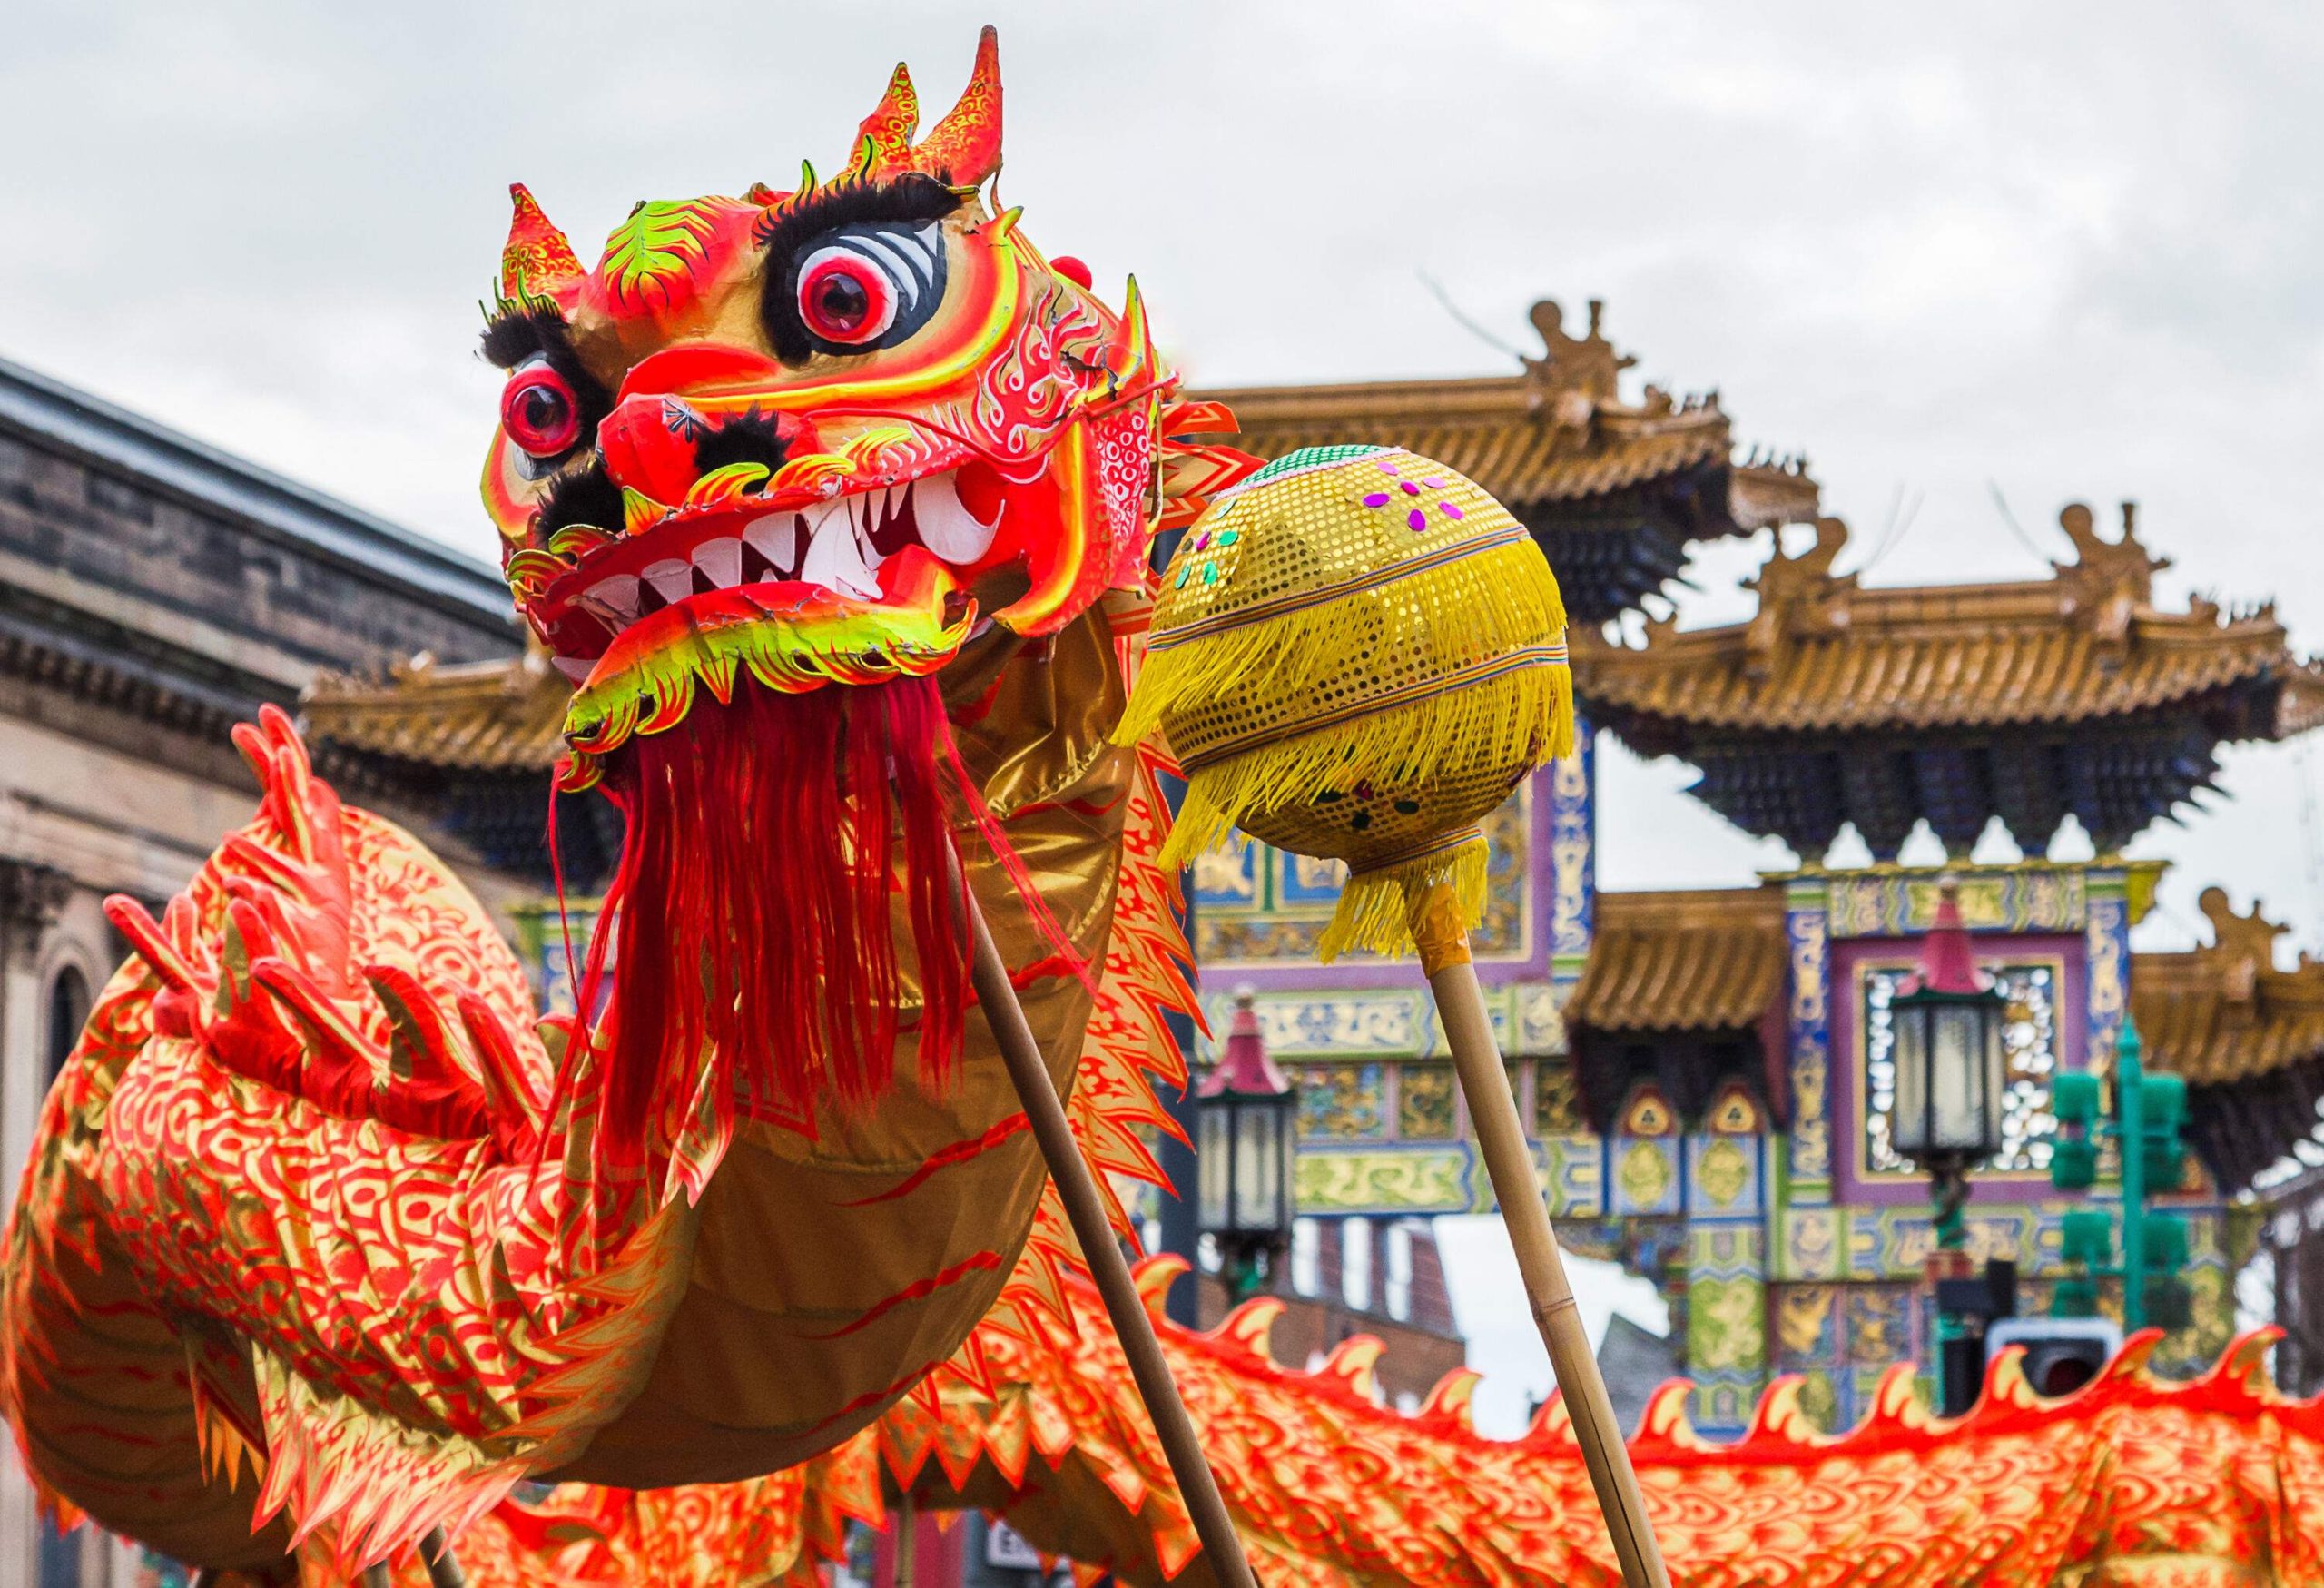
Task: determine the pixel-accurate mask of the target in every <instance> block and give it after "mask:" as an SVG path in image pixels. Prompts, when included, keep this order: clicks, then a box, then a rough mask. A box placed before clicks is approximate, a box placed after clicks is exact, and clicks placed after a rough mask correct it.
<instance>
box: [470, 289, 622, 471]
mask: <svg viewBox="0 0 2324 1588" xmlns="http://www.w3.org/2000/svg"><path fill="white" fill-rule="evenodd" d="M483 352H484V357H485V360H486V361H487V363H492V364H497V365H498V366H499V367H500V368H501V369H503V370H513V369H515V368H516V367H517V365H519V364H521V363H523V362H524V361H525V360H527V359H530V358H536V357H537V358H541V359H545V360H547V362H548V367H549V368H550V369H552V370H556V372H557V373H558V374H559V375H562V376H564V377H565V383H566V385H567V386H570V387H572V388H573V399H574V403H575V406H576V408H578V409H580V414H581V443H580V444H583V445H586V444H587V443H590V442H593V441H595V440H596V435H597V426H598V425H599V424H600V423H602V422H603V421H604V419H605V417H606V415H607V414H609V413H611V412H612V411H613V408H614V399H613V395H612V394H611V393H610V392H608V391H607V390H606V389H605V388H604V387H602V386H600V385H598V384H597V382H596V380H595V379H594V378H593V377H592V376H591V375H590V373H589V371H588V370H587V369H586V368H585V367H584V366H583V364H582V362H581V360H580V358H579V356H578V355H577V354H576V353H575V352H574V350H573V343H572V341H571V340H570V339H569V338H568V336H567V334H566V325H565V317H564V316H563V315H562V314H559V313H558V312H557V311H556V309H555V308H553V307H552V308H544V307H541V306H539V305H533V306H529V307H528V306H526V305H524V304H522V303H519V304H515V305H512V306H510V307H509V308H507V309H504V310H502V311H500V312H499V313H497V314H495V315H493V316H492V317H491V318H490V319H488V320H487V321H485V326H484V342H483Z"/></svg>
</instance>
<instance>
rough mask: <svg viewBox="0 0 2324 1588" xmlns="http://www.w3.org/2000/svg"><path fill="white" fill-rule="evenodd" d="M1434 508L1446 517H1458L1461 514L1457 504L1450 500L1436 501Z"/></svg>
mask: <svg viewBox="0 0 2324 1588" xmlns="http://www.w3.org/2000/svg"><path fill="white" fill-rule="evenodd" d="M1436 510H1437V511H1438V512H1440V513H1443V515H1444V516H1445V517H1446V518H1459V517H1460V516H1461V509H1460V508H1459V507H1458V506H1457V505H1455V504H1454V503H1452V502H1439V503H1437V504H1436Z"/></svg>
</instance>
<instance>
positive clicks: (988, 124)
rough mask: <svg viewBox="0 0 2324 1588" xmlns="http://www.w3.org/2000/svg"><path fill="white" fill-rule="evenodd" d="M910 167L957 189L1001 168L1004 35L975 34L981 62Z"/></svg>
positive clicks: (992, 31)
mask: <svg viewBox="0 0 2324 1588" xmlns="http://www.w3.org/2000/svg"><path fill="white" fill-rule="evenodd" d="M911 163H912V169H914V170H915V171H921V172H924V173H927V174H929V175H931V176H934V177H939V178H940V179H942V180H943V181H945V182H949V183H950V185H952V186H953V187H964V188H965V187H977V186H980V185H981V184H982V183H983V182H984V180H985V178H987V177H989V176H990V175H991V174H992V173H994V172H996V171H999V170H1000V33H999V32H998V31H997V30H995V29H994V28H993V27H992V26H991V25H990V24H988V25H986V27H985V30H984V32H983V33H981V34H980V35H978V36H977V66H976V70H975V71H974V72H973V73H971V74H970V76H969V85H968V87H966V88H964V89H962V90H961V91H960V103H959V104H955V105H954V106H953V107H952V108H951V109H950V111H948V112H946V113H945V116H944V119H943V120H942V121H940V122H939V123H936V130H935V131H934V132H932V133H929V134H928V137H927V139H926V141H925V142H923V143H921V145H920V147H919V148H917V149H915V150H913V151H912V156H911Z"/></svg>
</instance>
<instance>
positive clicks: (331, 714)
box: [302, 650, 573, 773]
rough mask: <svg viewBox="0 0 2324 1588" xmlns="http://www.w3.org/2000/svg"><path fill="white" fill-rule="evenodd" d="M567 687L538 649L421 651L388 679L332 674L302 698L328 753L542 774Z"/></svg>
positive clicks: (554, 744)
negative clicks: (497, 657) (452, 662)
mask: <svg viewBox="0 0 2324 1588" xmlns="http://www.w3.org/2000/svg"><path fill="white" fill-rule="evenodd" d="M572 693H573V686H571V685H570V684H568V683H566V680H565V678H564V676H562V675H561V674H559V673H557V672H556V669H554V668H552V667H550V666H548V665H547V658H545V657H543V656H541V655H540V654H539V652H538V651H537V650H534V651H531V652H529V653H527V655H526V656H522V657H519V658H516V659H513V660H510V661H506V662H472V663H468V664H464V665H462V666H441V665H439V664H438V663H437V662H436V661H434V660H433V659H432V658H431V657H428V656H417V657H414V658H413V659H412V661H411V662H409V663H408V664H406V665H404V666H399V667H398V668H396V669H395V670H394V672H393V673H392V674H391V675H390V676H389V677H388V678H386V679H385V680H372V679H363V678H354V677H349V676H344V675H330V674H327V675H325V676H322V677H320V678H319V679H317V680H316V681H315V683H314V684H313V685H311V686H309V688H308V690H307V692H306V695H304V697H303V699H302V706H303V710H304V713H305V725H306V731H307V733H308V735H309V736H310V737H311V738H312V739H314V740H315V741H316V743H317V744H318V745H321V746H323V747H324V748H325V749H326V750H327V751H331V752H338V753H340V754H342V755H344V754H352V755H357V756H359V757H361V758H364V759H366V760H370V761H384V762H391V763H401V764H407V765H411V766H415V767H430V768H438V769H441V770H444V771H453V772H533V771H537V772H544V773H545V772H547V770H548V768H549V766H550V765H551V764H553V763H554V762H555V761H556V756H557V755H558V754H559V753H560V752H561V751H562V750H563V748H564V741H563V739H562V738H561V737H560V736H559V730H560V729H561V728H562V727H563V725H564V722H565V707H566V701H567V700H568V699H569V698H570V697H571V695H572Z"/></svg>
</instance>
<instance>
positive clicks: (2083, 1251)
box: [2050, 1021, 2194, 1329]
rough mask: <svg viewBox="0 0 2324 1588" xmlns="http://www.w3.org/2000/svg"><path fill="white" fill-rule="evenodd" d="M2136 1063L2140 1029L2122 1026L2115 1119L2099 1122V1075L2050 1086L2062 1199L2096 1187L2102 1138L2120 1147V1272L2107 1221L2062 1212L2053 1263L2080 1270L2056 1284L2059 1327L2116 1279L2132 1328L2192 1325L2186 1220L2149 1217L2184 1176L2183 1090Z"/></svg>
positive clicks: (2102, 1216) (2094, 1304)
mask: <svg viewBox="0 0 2324 1588" xmlns="http://www.w3.org/2000/svg"><path fill="white" fill-rule="evenodd" d="M2142 1057H2143V1055H2142V1051H2141V1045H2140V1042H2139V1034H2138V1028H2137V1027H2136V1026H2135V1025H2133V1024H2132V1022H2131V1021H2123V1022H2122V1045H2121V1046H2120V1048H2119V1049H2117V1050H2116V1054H2115V1061H2114V1108H2115V1110H2116V1117H2115V1118H2114V1119H2103V1118H2102V1117H2101V1113H2100V1105H2101V1089H2100V1086H2099V1080H2098V1077H2097V1076H2096V1075H2094V1074H2093V1073H2091V1072H2089V1071H2087V1070H2076V1071H2073V1072H2071V1073H2068V1074H2064V1075H2060V1076H2059V1077H2057V1078H2056V1080H2054V1081H2053V1083H2052V1084H2051V1089H2050V1111H2051V1112H2052V1113H2053V1114H2054V1115H2055V1116H2056V1117H2057V1121H2058V1138H2057V1140H2056V1141H2055V1143H2053V1146H2052V1148H2051V1157H2050V1183H2051V1184H2053V1185H2054V1186H2055V1187H2057V1188H2058V1189H2060V1190H2062V1191H2083V1190H2088V1189H2090V1187H2091V1186H2092V1185H2093V1183H2094V1182H2095V1181H2096V1180H2097V1179H2098V1144H2099V1141H2100V1139H2102V1138H2103V1137H2105V1136H2109V1135H2112V1136H2113V1137H2114V1138H2115V1139H2116V1140H2117V1142H2118V1143H2119V1144H2120V1146H2121V1149H2122V1260H2121V1264H2120V1266H2119V1267H2118V1266H2116V1264H2115V1260H2114V1218H2113V1215H2112V1214H2111V1213H2108V1212H2106V1211H2105V1210H2104V1209H2102V1208H2077V1209H2075V1210H2074V1211H2073V1212H2071V1213H2068V1214H2067V1215H2066V1216H2065V1218H2063V1220H2062V1221H2061V1228H2060V1229H2059V1240H2058V1256H2059V1258H2061V1259H2062V1260H2063V1261H2064V1262H2066V1263H2069V1264H2072V1265H2073V1266H2075V1267H2079V1268H2080V1269H2081V1270H2082V1272H2081V1273H2079V1274H2077V1275H2074V1276H2073V1277H2068V1278H2064V1279H2061V1280H2060V1281H2058V1287H2057V1289H2056V1291H2055V1293H2054V1294H2053V1297H2052V1299H2051V1303H2050V1310H2051V1313H2052V1315H2053V1317H2055V1318H2057V1319H2059V1320H2061V1321H2063V1320H2067V1319H2077V1318H2080V1319H2088V1318H2091V1317H2093V1315H2095V1314H2096V1312H2097V1310H2098V1281H2099V1280H2100V1279H2102V1278H2110V1279H2120V1280H2122V1314H2123V1319H2124V1321H2125V1322H2126V1323H2128V1324H2129V1325H2130V1326H2131V1327H2133V1328H2136V1327H2142V1326H2143V1325H2147V1324H2152V1325H2154V1326H2156V1327H2161V1328H2164V1329H2181V1328H2185V1327H2187V1326H2188V1325H2189V1324H2190V1323H2191V1321H2192V1320H2193V1314H2194V1298H2193V1293H2192V1292H2191V1290H2190V1289H2189V1288H2188V1286H2187V1282H2186V1280H2185V1279H2183V1278H2181V1277H2180V1273H2181V1270H2182V1269H2184V1268H2185V1267H2187V1254H2188V1239H2187V1221H2186V1220H2185V1219H2184V1218H2180V1217H2179V1216H2178V1215H2176V1214H2172V1213H2152V1212H2149V1211H2148V1210H2147V1201H2148V1199H2149V1198H2151V1197H2153V1196H2155V1195H2156V1194H2158V1193H2167V1192H2171V1191H2175V1190H2177V1189H2179V1187H2180V1185H2181V1182H2182V1181H2183V1180H2185V1179H2186V1177H2187V1146H2186V1129H2187V1083H2186V1081H2185V1080H2182V1079H2181V1078H2180V1077H2179V1076H2176V1075H2149V1074H2147V1073H2146V1072H2145V1070H2144V1069H2143V1068H2142V1065H2141V1063H2140V1060H2141V1059H2142Z"/></svg>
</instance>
